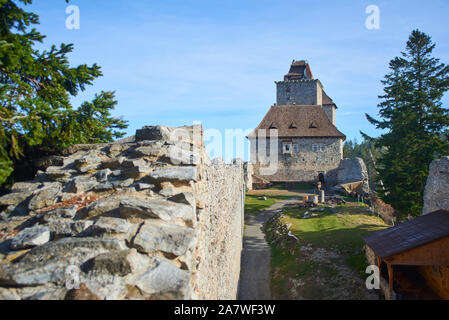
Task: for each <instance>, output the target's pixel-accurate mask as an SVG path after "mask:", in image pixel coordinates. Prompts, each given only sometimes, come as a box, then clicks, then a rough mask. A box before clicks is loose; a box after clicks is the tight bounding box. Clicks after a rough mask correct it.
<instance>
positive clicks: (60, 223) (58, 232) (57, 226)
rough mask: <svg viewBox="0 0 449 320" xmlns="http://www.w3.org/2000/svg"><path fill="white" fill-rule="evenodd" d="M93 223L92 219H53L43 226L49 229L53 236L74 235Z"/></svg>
mask: <svg viewBox="0 0 449 320" xmlns="http://www.w3.org/2000/svg"><path fill="white" fill-rule="evenodd" d="M91 225H93V221H73V220H71V219H61V218H60V219H53V220H51V221H50V222H48V224H46V225H45V226H46V227H47V228H48V229H49V230H50V232H51V234H52V236H53V237H56V238H60V237H70V236H76V235H77V234H79V233H80V232H82V231H84V230H86V229H87V228H88V227H90V226H91Z"/></svg>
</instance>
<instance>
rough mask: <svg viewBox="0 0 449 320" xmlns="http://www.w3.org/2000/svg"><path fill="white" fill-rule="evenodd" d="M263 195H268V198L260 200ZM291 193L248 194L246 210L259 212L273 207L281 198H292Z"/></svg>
mask: <svg viewBox="0 0 449 320" xmlns="http://www.w3.org/2000/svg"><path fill="white" fill-rule="evenodd" d="M261 197H266V198H267V200H259V198H261ZM291 197H292V196H290V195H276V196H274V195H263V194H258V195H249V194H247V195H246V198H245V212H250V213H254V214H258V213H259V212H261V211H263V210H265V209H267V208H269V207H271V206H272V205H273V204H275V203H276V202H278V201H280V200H285V199H290V198H291Z"/></svg>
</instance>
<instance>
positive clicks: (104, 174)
mask: <svg viewBox="0 0 449 320" xmlns="http://www.w3.org/2000/svg"><path fill="white" fill-rule="evenodd" d="M111 173H112V171H111V170H110V169H103V170H100V171H98V172H97V174H96V175H95V176H96V177H97V180H98V181H99V182H106V181H107V180H108V178H109V175H110V174H111Z"/></svg>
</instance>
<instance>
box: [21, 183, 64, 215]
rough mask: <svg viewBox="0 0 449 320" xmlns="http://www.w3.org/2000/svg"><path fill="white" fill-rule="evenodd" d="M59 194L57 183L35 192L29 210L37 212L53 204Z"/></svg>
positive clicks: (59, 187)
mask: <svg viewBox="0 0 449 320" xmlns="http://www.w3.org/2000/svg"><path fill="white" fill-rule="evenodd" d="M60 192H61V185H60V184H59V183H56V184H50V185H48V186H46V187H44V188H42V189H39V190H37V191H35V193H34V194H35V196H34V197H33V198H32V199H31V200H30V203H29V205H28V207H29V209H30V210H39V209H42V208H45V207H49V206H51V205H53V204H55V202H56V199H57V196H58V194H59V193H60Z"/></svg>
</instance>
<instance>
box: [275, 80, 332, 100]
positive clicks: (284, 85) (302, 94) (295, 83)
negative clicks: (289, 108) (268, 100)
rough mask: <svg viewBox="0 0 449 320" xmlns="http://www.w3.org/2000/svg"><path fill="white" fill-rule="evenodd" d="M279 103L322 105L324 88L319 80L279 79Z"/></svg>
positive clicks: (277, 83) (277, 84)
mask: <svg viewBox="0 0 449 320" xmlns="http://www.w3.org/2000/svg"><path fill="white" fill-rule="evenodd" d="M276 87H277V102H276V103H277V105H278V106H282V105H293V104H296V105H321V104H322V103H323V89H322V86H321V83H320V81H319V80H316V79H303V80H290V81H278V82H276Z"/></svg>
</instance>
